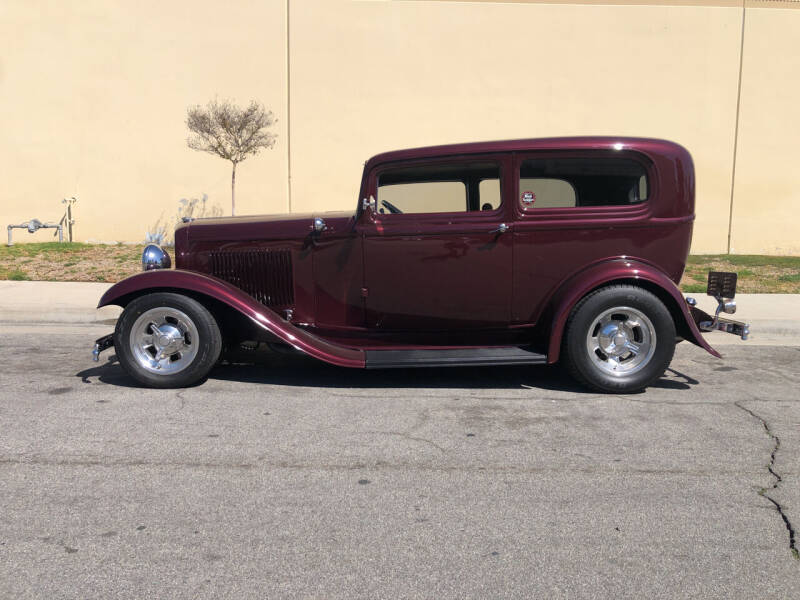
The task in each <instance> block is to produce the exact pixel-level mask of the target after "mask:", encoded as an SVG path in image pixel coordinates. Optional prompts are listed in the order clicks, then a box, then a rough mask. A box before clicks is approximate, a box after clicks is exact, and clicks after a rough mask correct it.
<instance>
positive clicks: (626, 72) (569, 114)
mask: <svg viewBox="0 0 800 600" xmlns="http://www.w3.org/2000/svg"><path fill="white" fill-rule="evenodd" d="M757 4H758V6H762V5H763V6H768V7H767V8H748V9H747V16H746V31H745V43H744V50H745V52H744V61H743V78H742V86H741V105H740V119H739V138H738V144H737V161H736V173H735V185H736V187H735V193H734V195H733V199H734V203H733V204H734V211H733V221H732V223H733V235H732V241H733V249H734V250H735V251H736V252H740V253H745V252H763V253H780V252H792V253H796V254H800V242H799V241H798V235H797V233H796V231H795V229H796V227H793V225H794V224H795V223H796V218H795V215H796V214H797V210H796V209H797V208H800V207H798V201H799V198H800V195H799V194H798V192H797V191H795V190H794V189H793V187H794V186H795V182H796V179H797V178H796V177H794V176H793V172H794V171H793V169H792V167H793V166H794V165H796V164H800V145H798V144H796V143H794V140H796V139H798V136H797V134H798V133H800V132H799V131H798V128H799V127H798V117H797V114H798V111H797V110H796V98H798V97H800V94H798V92H800V80H798V78H797V77H796V73H797V72H800V70H798V66H800V65H798V53H799V52H800V51H798V49H797V47H796V42H795V40H797V39H800V10H791V9H784V8H774V6H775V5H777V6H792V4H791V3H767V4H765V3H757ZM795 5H800V3H795ZM220 6H221V5H219V4H218V3H216V2H211V1H199V0H195V1H194V2H185V3H184V2H180V3H179V2H167V3H163V2H139V3H135V6H134V3H124V2H110V1H104V2H96V3H90V2H86V1H82V2H80V3H62V2H53V3H45V2H23V1H22V0H6V1H5V2H4V3H3V4H2V5H0V119H2V122H0V165H2V166H1V167H0V169H2V172H0V181H2V182H3V184H2V185H3V187H2V193H0V225H4V224H7V223H10V222H19V221H23V220H27V219H28V218H30V217H33V216H36V217H38V218H40V219H57V218H58V216H60V212H59V211H60V209H61V205H60V204H58V201H59V200H60V198H62V197H64V196H68V195H77V196H78V197H79V199H80V202H79V205H78V206H77V209H76V218H77V220H78V225H77V228H76V231H77V235H78V237H79V238H80V239H100V240H140V239H142V237H143V235H144V231H145V230H146V229H147V227H148V225H150V224H151V223H152V222H153V221H155V220H156V219H157V218H158V217H159V215H160V214H161V213H162V212H165V213H167V214H172V213H174V212H175V211H176V207H177V201H178V199H179V198H181V197H186V196H191V195H194V196H198V195H200V194H202V193H204V192H205V193H207V194H209V197H210V200H211V201H212V202H215V203H216V204H218V205H219V206H221V207H222V208H224V209H225V210H226V211H229V210H230V208H229V206H230V192H229V177H230V170H229V167H228V165H227V164H226V163H224V162H223V161H222V160H220V159H218V158H215V157H212V156H209V155H205V154H199V153H196V152H193V151H191V150H189V149H188V148H187V147H186V145H185V138H186V131H185V125H184V119H185V111H186V107H187V106H188V105H190V104H194V103H204V102H205V101H206V100H208V99H210V98H212V97H213V96H215V95H218V96H220V97H230V98H233V99H236V100H238V101H240V102H246V101H247V100H249V99H250V98H256V99H258V100H260V101H262V102H264V103H265V104H266V105H267V106H269V107H270V108H272V110H273V111H274V112H275V113H276V115H277V117H278V118H279V123H278V127H277V133H278V135H279V138H278V144H277V145H276V147H275V148H274V149H273V150H268V151H266V152H265V153H264V154H263V155H261V156H259V157H256V158H254V159H250V160H248V161H247V162H245V163H243V164H242V165H241V166H240V168H239V170H238V171H237V212H239V213H245V212H248V213H266V212H283V211H285V210H286V208H287V205H288V202H289V197H288V195H287V191H288V190H287V188H288V187H289V186H288V185H287V181H288V177H289V170H291V207H292V210H293V211H309V210H334V209H349V208H353V207H354V206H355V203H356V201H357V191H358V189H357V188H358V183H359V178H360V174H361V168H362V165H363V161H364V160H365V159H366V158H368V157H369V156H370V155H372V154H375V153H377V152H381V151H385V150H390V149H396V148H402V147H410V146H421V145H428V144H440V143H449V142H461V141H475V140H487V139H504V138H520V137H539V136H549V135H584V134H619V135H637V136H655V137H664V138H667V139H671V140H675V141H677V142H679V143H681V144H683V145H685V146H686V147H687V148H688V149H689V150H690V151H691V152H692V154H693V156H694V159H695V163H696V167H697V181H698V187H697V215H698V218H697V224H696V228H695V240H694V245H693V251H694V252H725V251H726V249H727V244H728V219H729V214H730V211H729V209H730V205H731V183H732V181H733V179H734V174H733V166H734V141H735V139H736V125H737V96H738V90H739V62H740V61H739V57H740V48H741V47H742V37H741V34H742V8H741V3H739V2H724V1H722V0H718V1H716V2H715V1H711V2H692V1H689V0H683V1H676V2H674V3H669V2H660V1H658V0H656V1H654V2H652V3H650V4H647V3H637V2H617V3H614V2H612V3H610V4H597V3H593V2H589V3H575V4H570V3H565V2H555V3H548V4H546V3H541V2H535V1H517V2H504V3H500V2H478V1H475V2H449V1H441V0H428V1H422V0H420V1H413V0H412V1H402V0H401V1H394V2H391V1H368V0H362V1H353V0H291V3H290V10H289V15H288V34H289V35H288V44H287V35H286V33H287V15H286V12H285V7H286V3H285V2H284V0H272V1H269V0H261V1H258V2H245V1H242V0H239V1H231V2H226V3H225V9H224V10H222V9H221V8H220ZM287 46H288V52H289V63H288V66H289V73H290V77H289V85H288V88H287V70H286V66H287V60H286V58H287V57H286V52H287ZM793 46H794V47H793ZM287 96H288V98H289V101H290V105H289V106H287ZM288 108H291V110H290V111H289V110H288ZM787 134H788V135H787ZM289 142H290V144H289ZM289 146H290V148H291V152H289ZM767 178H768V179H767ZM765 231H766V232H769V233H768V235H765V234H764V233H765ZM23 235H24V236H25V237H24V238H23V237H22V236H23ZM46 235H47V234H44V233H40V234H37V235H36V236H28V235H27V234H23V233H17V234H16V237H17V238H19V239H47V238H46V237H45V236H46Z"/></svg>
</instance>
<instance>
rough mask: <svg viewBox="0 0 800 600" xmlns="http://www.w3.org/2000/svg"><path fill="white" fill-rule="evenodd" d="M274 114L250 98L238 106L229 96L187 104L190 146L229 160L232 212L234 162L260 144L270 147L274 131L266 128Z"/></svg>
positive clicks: (234, 198) (260, 147) (256, 149)
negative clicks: (230, 165) (204, 103)
mask: <svg viewBox="0 0 800 600" xmlns="http://www.w3.org/2000/svg"><path fill="white" fill-rule="evenodd" d="M275 122H276V119H275V116H274V115H273V114H272V111H271V110H266V109H265V108H264V106H263V105H262V104H260V103H259V102H256V101H255V100H253V101H251V102H250V104H249V105H248V106H247V107H246V108H241V107H239V106H237V105H236V104H233V103H232V102H230V101H228V100H223V101H218V100H212V101H211V102H209V103H208V105H206V106H205V107H203V106H200V105H196V106H192V107H190V108H189V110H188V111H187V116H186V126H187V127H188V128H189V132H190V134H191V135H189V137H188V138H187V139H186V143H187V144H188V145H189V148H191V149H193V150H201V151H203V152H208V153H209V154H215V155H217V156H219V157H220V158H224V159H225V160H229V161H231V164H232V165H233V169H232V171H231V215H235V214H236V165H238V164H239V163H240V162H242V161H243V160H244V159H246V158H247V157H248V156H254V155H256V154H258V153H259V152H260V151H261V149H262V148H272V146H274V145H275V138H276V137H277V135H275V134H274V133H270V132H268V131H266V129H267V128H269V127H271V126H272V125H274V124H275Z"/></svg>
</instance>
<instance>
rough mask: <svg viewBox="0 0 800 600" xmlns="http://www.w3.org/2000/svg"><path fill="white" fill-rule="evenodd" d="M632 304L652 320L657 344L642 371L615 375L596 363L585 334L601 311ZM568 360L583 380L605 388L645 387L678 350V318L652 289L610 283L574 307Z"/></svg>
mask: <svg viewBox="0 0 800 600" xmlns="http://www.w3.org/2000/svg"><path fill="white" fill-rule="evenodd" d="M623 306H629V307H631V308H635V309H636V310H639V311H641V312H642V313H644V315H645V316H646V317H647V318H648V319H650V322H651V323H652V324H653V329H654V330H655V336H656V347H655V351H654V353H653V356H652V357H651V358H650V360H649V361H648V363H647V364H646V365H645V366H644V367H643V368H642V369H641V370H639V371H637V372H635V373H632V374H630V375H623V376H613V375H610V374H608V373H606V372H604V371H602V370H601V369H600V368H599V367H597V366H596V365H595V363H594V361H593V360H592V357H591V356H590V355H589V352H588V350H587V349H586V336H587V334H588V332H589V328H590V327H591V326H592V324H593V323H594V320H595V319H596V318H597V316H598V315H600V314H601V313H603V312H605V311H607V310H609V309H612V308H616V307H623ZM564 350H565V351H566V362H567V364H568V367H569V369H570V371H571V373H572V374H573V375H574V376H575V377H576V378H577V379H578V380H579V381H581V382H582V383H584V384H586V385H588V386H589V387H591V388H594V389H596V390H600V391H604V392H612V393H614V392H616V393H629V392H636V391H640V390H642V389H644V388H645V387H647V386H648V385H650V384H652V383H653V382H655V381H656V380H657V379H659V378H660V377H661V376H662V375H663V374H664V371H665V370H666V368H667V367H668V366H669V364H670V362H671V361H672V356H673V354H674V352H675V322H674V320H673V318H672V315H671V314H670V312H669V310H668V309H667V307H666V306H664V304H663V303H662V302H661V300H659V299H658V297H656V296H655V295H654V294H653V293H651V292H649V291H647V290H644V289H642V288H637V287H634V286H611V287H607V288H603V289H600V290H597V291H596V292H593V293H592V294H590V295H588V296H586V297H585V298H584V299H583V300H581V301H580V302H579V303H578V305H576V307H575V308H574V309H573V312H572V314H571V315H570V319H569V321H568V323H567V330H566V334H565V347H564Z"/></svg>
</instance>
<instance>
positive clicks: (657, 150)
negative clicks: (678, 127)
mask: <svg viewBox="0 0 800 600" xmlns="http://www.w3.org/2000/svg"><path fill="white" fill-rule="evenodd" d="M535 150H628V151H638V152H642V153H643V154H647V155H651V156H652V155H653V154H655V155H662V156H664V155H666V156H668V157H676V158H677V157H678V156H677V155H688V152H687V151H686V149H685V148H683V147H682V146H680V145H679V144H676V143H675V142H670V141H668V140H662V139H656V138H637V137H627V136H581V137H551V138H527V139H518V140H497V141H488V142H469V143H464V144H446V145H442V146H427V147H421V148H409V149H404V150H393V151H391V152H383V153H381V154H376V155H375V156H373V157H372V158H370V159H369V160H368V161H367V163H366V165H365V166H366V167H367V168H370V167H372V166H373V165H375V164H378V163H384V162H394V161H400V160H413V159H418V158H431V157H438V156H453V155H464V154H492V153H499V152H526V151H535Z"/></svg>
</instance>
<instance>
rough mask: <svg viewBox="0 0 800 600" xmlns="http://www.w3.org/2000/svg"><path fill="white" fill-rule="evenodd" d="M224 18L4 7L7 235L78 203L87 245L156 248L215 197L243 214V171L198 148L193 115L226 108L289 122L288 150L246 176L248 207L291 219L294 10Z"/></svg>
mask: <svg viewBox="0 0 800 600" xmlns="http://www.w3.org/2000/svg"><path fill="white" fill-rule="evenodd" d="M224 6H225V8H224V10H223V9H222V8H221V7H222V4H220V3H217V2H198V1H197V0H194V1H192V0H187V1H175V0H169V1H168V2H165V1H160V0H137V1H136V2H122V1H119V2H113V1H109V0H96V1H89V0H80V1H74V2H64V1H60V0H55V1H52V2H44V1H41V0H3V1H2V2H0V119H1V120H2V121H0V169H2V171H1V173H0V182H2V184H1V185H2V189H1V190H0V226H2V227H3V229H4V228H5V226H6V225H7V224H8V223H18V222H20V221H26V220H28V219H29V218H31V217H37V218H39V219H41V220H57V219H58V218H59V217H60V215H61V212H62V211H63V209H62V206H61V204H60V203H59V202H60V200H61V198H63V197H65V196H72V195H75V196H77V197H78V204H77V206H76V207H75V214H76V220H77V225H76V233H77V237H78V239H80V240H86V239H95V240H142V239H143V238H144V234H145V230H146V229H147V228H148V226H149V225H151V224H152V223H153V222H155V221H156V220H157V219H158V218H159V216H160V215H161V214H162V212H163V213H165V214H174V213H176V212H177V203H178V200H179V199H180V198H183V197H190V196H200V195H201V194H203V193H207V194H208V195H209V201H210V202H212V203H213V202H216V203H218V204H219V205H220V206H221V207H222V208H224V209H225V210H226V211H230V166H229V164H226V163H225V162H224V161H222V160H221V159H219V158H217V157H213V156H211V155H208V154H203V153H198V152H194V151H192V150H190V149H189V148H187V146H186V136H187V132H186V126H185V124H184V121H185V119H186V109H187V107H188V106H189V105H192V104H204V103H206V102H207V101H208V100H209V99H211V98H213V97H214V96H215V95H219V96H220V97H231V98H235V99H238V100H239V101H241V102H246V101H248V100H249V99H250V98H257V99H259V100H261V101H262V102H264V103H265V104H266V105H267V106H269V107H271V108H272V110H273V111H274V112H275V113H276V115H277V116H278V118H279V119H280V122H279V123H278V127H277V128H276V129H277V133H278V136H279V137H278V142H277V145H276V146H275V148H274V149H273V150H269V151H266V152H265V153H264V154H263V156H259V157H256V158H253V159H250V160H248V161H246V162H244V163H242V165H240V167H239V168H238V169H237V179H238V182H237V191H238V194H237V196H238V198H237V205H238V210H239V212H241V213H254V212H263V211H265V210H272V211H283V210H285V209H286V204H285V196H286V191H285V190H286V141H287V136H286V105H285V100H286V94H285V86H284V81H285V78H286V73H285V64H286V60H285V52H286V44H285V37H284V32H285V27H286V23H285V15H284V7H285V5H284V3H283V2H281V1H274V2H263V1H252V2H245V1H241V0H238V1H231V2H226V3H225V4H224ZM228 214H229V212H228ZM51 235H52V232H50V233H48V232H40V233H38V234H36V235H35V236H31V235H28V234H27V233H25V232H22V231H18V232H17V233H15V238H17V239H19V240H20V241H29V240H47V239H50V236H51Z"/></svg>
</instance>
